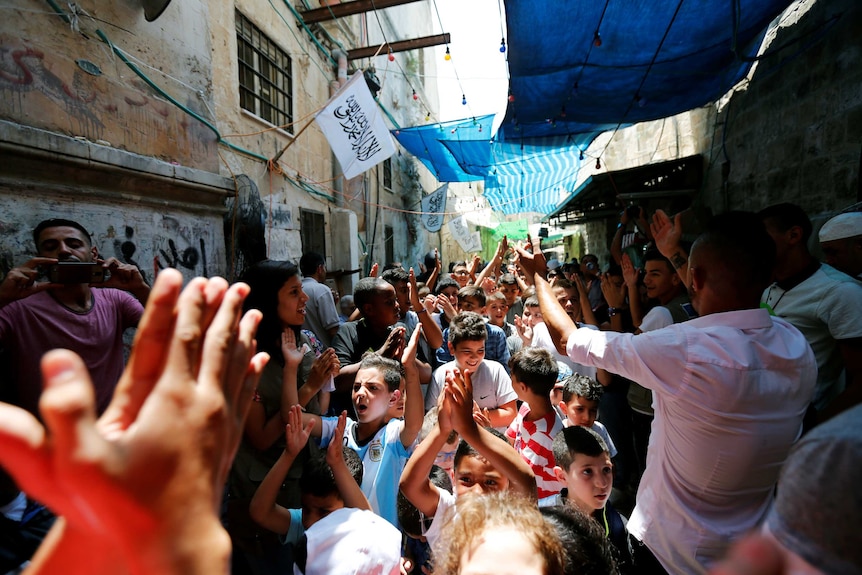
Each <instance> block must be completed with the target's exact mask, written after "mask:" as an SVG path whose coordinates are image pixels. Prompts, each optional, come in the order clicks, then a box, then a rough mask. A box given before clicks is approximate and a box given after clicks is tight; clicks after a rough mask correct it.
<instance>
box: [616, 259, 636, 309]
mask: <svg viewBox="0 0 862 575" xmlns="http://www.w3.org/2000/svg"><path fill="white" fill-rule="evenodd" d="M620 266H621V267H622V270H623V281H624V282H625V284H626V286H627V287H628V288H629V289H632V288H636V287H637V285H638V270H637V268H636V267H635V266H634V264H633V263H632V259H631V258H630V257H629V255H628V254H623V260H622V262H621V264H620ZM614 307H616V306H614Z"/></svg>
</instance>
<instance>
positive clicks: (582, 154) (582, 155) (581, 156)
mask: <svg viewBox="0 0 862 575" xmlns="http://www.w3.org/2000/svg"><path fill="white" fill-rule="evenodd" d="M578 159H579V160H580V161H582V162H583V161H584V151H583V150H581V155H580V157H579V158H578Z"/></svg>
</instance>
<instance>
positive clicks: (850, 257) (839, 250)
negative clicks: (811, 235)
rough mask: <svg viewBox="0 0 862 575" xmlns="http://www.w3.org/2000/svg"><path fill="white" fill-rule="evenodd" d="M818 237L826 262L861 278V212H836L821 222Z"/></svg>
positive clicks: (849, 274)
mask: <svg viewBox="0 0 862 575" xmlns="http://www.w3.org/2000/svg"><path fill="white" fill-rule="evenodd" d="M819 238H820V249H821V250H823V256H824V257H825V258H826V263H827V264H829V265H830V266H832V267H833V268H835V269H837V270H840V271H842V272H844V273H845V274H847V275H848V276H851V277H854V278H856V279H857V280H862V212H847V213H844V214H838V215H837V216H835V217H834V218H832V219H831V220H829V221H828V222H826V223H825V224H823V227H822V228H820V233H819Z"/></svg>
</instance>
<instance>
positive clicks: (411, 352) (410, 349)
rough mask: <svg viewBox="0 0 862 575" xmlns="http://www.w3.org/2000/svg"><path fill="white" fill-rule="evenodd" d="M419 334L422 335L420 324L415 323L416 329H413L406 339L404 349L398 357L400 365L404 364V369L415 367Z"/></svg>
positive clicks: (413, 368)
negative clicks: (408, 339) (407, 339)
mask: <svg viewBox="0 0 862 575" xmlns="http://www.w3.org/2000/svg"><path fill="white" fill-rule="evenodd" d="M420 335H422V325H421V324H419V325H417V326H416V329H414V330H413V334H412V335H411V336H410V341H408V342H407V345H406V346H404V351H402V353H401V357H400V358H398V359H400V360H401V365H403V366H404V369H405V370H415V369H416V353H417V352H418V351H419V336H420Z"/></svg>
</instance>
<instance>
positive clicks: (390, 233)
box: [383, 226, 395, 264]
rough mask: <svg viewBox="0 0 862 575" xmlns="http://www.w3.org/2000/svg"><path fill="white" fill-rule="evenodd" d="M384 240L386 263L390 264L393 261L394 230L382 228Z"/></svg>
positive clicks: (390, 227) (387, 227)
mask: <svg viewBox="0 0 862 575" xmlns="http://www.w3.org/2000/svg"><path fill="white" fill-rule="evenodd" d="M383 230H384V232H383V233H384V234H385V236H386V237H385V238H384V240H383V243H384V246H385V247H384V249H385V250H386V263H387V264H391V263H392V262H394V261H395V230H393V229H392V226H384V228H383Z"/></svg>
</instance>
